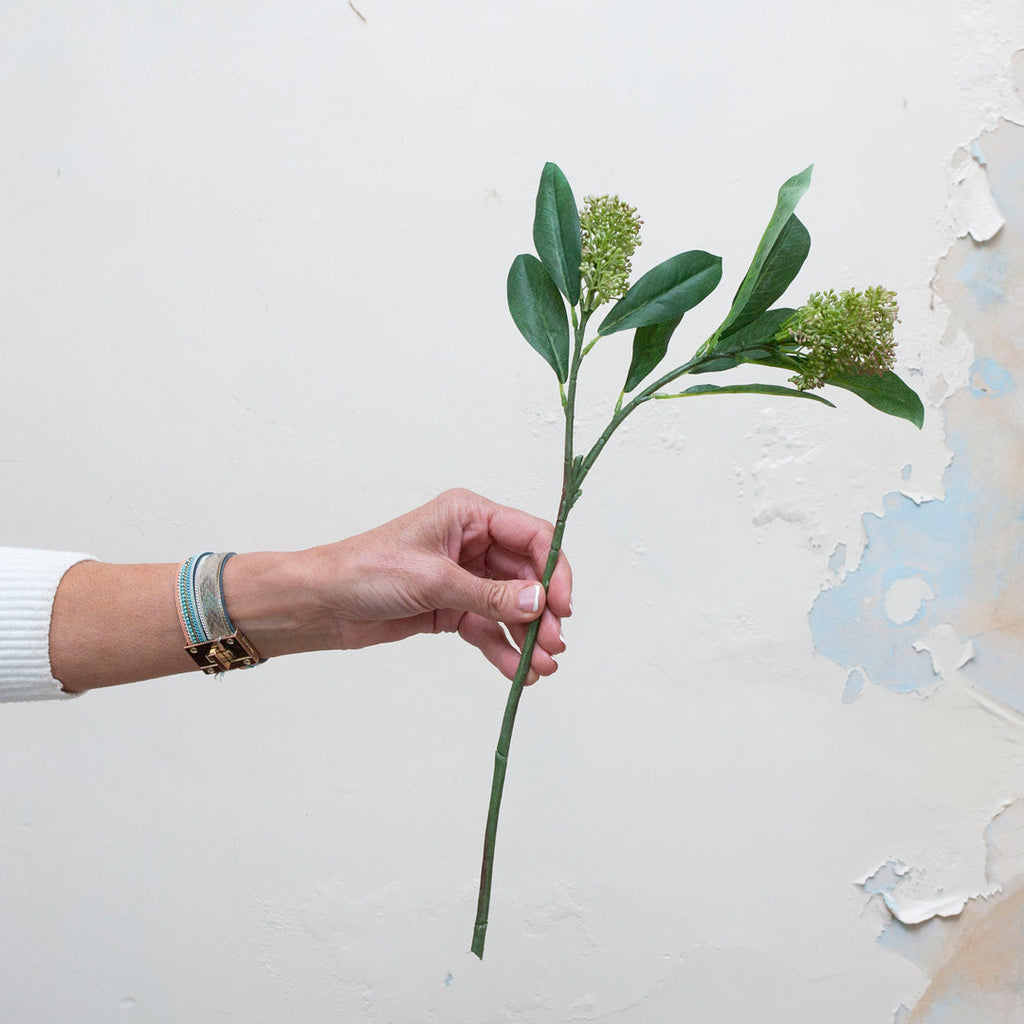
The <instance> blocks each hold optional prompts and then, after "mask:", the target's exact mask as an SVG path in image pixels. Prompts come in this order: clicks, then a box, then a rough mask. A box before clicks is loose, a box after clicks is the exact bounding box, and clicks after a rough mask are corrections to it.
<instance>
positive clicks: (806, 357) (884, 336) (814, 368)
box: [784, 287, 899, 391]
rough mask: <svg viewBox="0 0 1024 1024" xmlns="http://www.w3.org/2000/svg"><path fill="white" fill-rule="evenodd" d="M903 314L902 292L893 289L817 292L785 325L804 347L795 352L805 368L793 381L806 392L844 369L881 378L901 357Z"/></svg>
mask: <svg viewBox="0 0 1024 1024" xmlns="http://www.w3.org/2000/svg"><path fill="white" fill-rule="evenodd" d="M898 314H899V307H898V306H897V304H896V293H895V292H893V291H890V290H889V289H888V288H882V287H875V288H868V289H866V290H865V291H862V292H858V291H854V290H852V289H850V290H848V291H845V292H840V293H839V294H838V295H837V294H836V293H835V292H834V291H832V290H831V289H829V290H828V291H827V292H815V293H814V294H813V295H812V296H811V297H810V298H809V299H808V300H807V305H805V306H803V307H801V308H800V309H798V310H797V311H796V313H795V314H794V315H793V316H792V317H791V318H790V320H789V322H788V323H787V324H786V325H785V327H784V331H785V340H788V341H790V342H795V343H796V344H797V345H798V346H799V348H798V349H797V351H796V353H794V354H795V355H797V356H798V357H799V359H800V362H801V370H800V373H799V374H798V375H797V376H796V377H792V378H790V380H791V382H792V383H793V384H795V385H796V386H797V388H799V390H801V391H806V390H808V389H809V388H820V387H823V386H824V385H825V384H826V383H827V382H828V379H829V377H832V376H834V375H836V374H841V373H854V374H860V375H873V376H876V377H880V376H881V375H882V374H883V373H885V371H886V370H890V369H892V366H893V363H894V361H895V358H896V343H895V341H894V340H893V324H895V323H896V322H897V320H898V319H899V316H898Z"/></svg>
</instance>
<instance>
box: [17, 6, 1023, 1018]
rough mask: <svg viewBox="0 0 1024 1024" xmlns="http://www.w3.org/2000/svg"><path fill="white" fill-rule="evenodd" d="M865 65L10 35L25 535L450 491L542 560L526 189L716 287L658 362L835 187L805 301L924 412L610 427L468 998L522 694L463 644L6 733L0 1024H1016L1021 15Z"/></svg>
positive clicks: (499, 22) (424, 23)
mask: <svg viewBox="0 0 1024 1024" xmlns="http://www.w3.org/2000/svg"><path fill="white" fill-rule="evenodd" d="M843 19H844V20H843V21H842V23H840V22H839V21H838V20H837V19H836V18H834V17H831V16H826V15H825V13H824V12H823V9H822V7H821V5H820V4H816V3H812V2H811V0H794V2H792V3H788V4H782V5H763V4H754V3H750V2H747V0H727V2H719V3H716V4H711V3H683V4H680V3H673V4H669V3H665V2H648V0H634V2H632V3H629V4H625V3H618V4H616V3H604V2H600V0H599V2H597V3H590V4H583V3H577V2H569V3H551V2H543V3H542V2H539V0H536V2H534V0H528V2H519V3H515V4H512V3H505V2H501V3H485V4H478V5H469V4H462V3H455V2H452V0H441V2H439V3H431V4H415V5H413V4H407V5H401V4H396V3H389V2H388V0H353V2H352V3H347V2H345V0H331V2H312V3H309V4H286V3H283V2H281V0H265V2H260V3H249V4H241V3H228V2H215V0H193V2H183V3H178V4H174V5H166V4H157V3H153V2H143V3H134V4H90V5H82V4H74V3H69V2H54V3H51V4H46V5H40V4H35V3H27V2H15V3H6V4H2V5H0V125H2V127H3V140H4V141H3V145H2V146H0V224H2V225H3V244H2V245H0V338H2V346H3V353H4V358H3V364H2V365H3V370H2V373H0V491H2V493H3V509H4V517H3V521H4V529H3V536H2V542H3V543H5V544H16V545H25V546H41V547H57V548H67V549H71V550H86V551H92V552H94V553H95V554H96V555H97V556H99V557H103V558H105V559H109V560H114V561H148V560H153V561H172V560H174V559H177V558H182V557H184V556H185V555H187V554H189V553H191V552H193V551H196V550H205V549H214V550H224V549H234V550H253V549H267V548H285V547H287V548H293V547H300V546H304V545H307V544H311V543H316V542H322V541H326V540H329V539H332V538H335V537H339V536H343V535H347V534H350V533H354V532H357V531H358V530H361V529H364V528H366V527H369V526H371V525H374V524H376V523H378V522H381V521H383V520H384V519H386V518H389V517H391V516H393V515H396V514H398V513H400V512H402V511H405V510H406V509H407V508H409V507H412V506H413V505H416V504H418V503H420V502H421V501H424V500H426V499H428V498H429V497H431V496H433V495H434V494H436V493H437V492H438V491H439V490H441V489H443V488H445V487H447V486H453V485H460V486H466V487H471V488H474V489H476V490H479V491H481V492H483V493H486V494H488V495H489V496H491V497H493V498H495V499H497V500H500V501H505V502H509V503H514V504H517V505H520V506H523V507H526V508H529V509H530V510H532V511H536V512H538V513H540V514H545V515H551V514H552V513H553V512H554V510H555V506H556V503H557V498H558V487H559V473H560V431H561V428H560V423H559V419H560V413H559V408H558V395H557V391H555V390H554V389H553V388H552V381H551V377H550V374H549V371H548V369H547V367H546V366H545V365H544V363H543V362H542V361H541V360H540V359H539V358H538V357H537V356H536V354H535V353H534V352H532V351H531V350H530V349H529V348H528V346H527V345H526V344H525V343H524V342H523V341H522V339H521V338H520V337H519V336H518V334H517V332H516V330H515V328H514V326H513V325H512V323H511V321H510V319H509V318H508V315H507V312H506V309H505V295H504V292H505V273H506V270H507V267H508V264H509V262H510V260H511V258H512V257H513V256H514V255H515V254H516V253H518V252H521V251H524V250H525V249H527V248H528V247H529V245H530V224H531V220H532V212H533V198H534V193H535V189H536V182H537V177H538V175H539V172H540V169H541V167H542V165H543V163H544V161H546V160H555V161H557V162H558V163H559V164H560V165H561V166H562V167H563V169H564V170H565V171H566V173H567V175H568V176H569V179H570V181H571V182H572V183H573V186H574V188H575V189H576V192H577V195H578V196H583V195H585V194H587V193H591V192H595V193H601V192H609V191H611V192H618V193H619V194H620V195H622V196H623V197H624V198H625V199H627V200H628V201H630V202H631V203H633V204H635V205H636V206H638V207H639V209H640V212H641V215H642V216H643V217H644V219H645V222H646V223H645V228H644V243H643V247H642V248H641V249H640V250H639V252H638V254H637V258H636V261H635V266H636V269H637V272H642V271H644V270H646V269H648V268H649V267H650V266H652V265H654V264H655V263H656V262H659V261H660V260H661V259H664V258H666V257H668V256H670V255H672V254H673V253H675V252H678V251H681V250H683V249H690V248H703V249H708V250H710V251H712V252H715V253H720V254H721V255H722V256H723V257H724V260H725V279H724V282H723V285H722V287H721V293H722V294H721V295H716V296H713V297H712V299H711V300H709V302H708V303H707V304H706V306H707V311H706V312H705V311H704V307H702V308H701V310H698V311H696V312H695V313H694V314H693V316H692V317H688V320H690V323H689V324H687V325H685V328H686V329H685V330H681V331H680V332H679V333H678V334H677V335H676V337H675V339H674V340H673V350H674V351H676V352H679V353H680V356H681V358H680V361H682V357H685V355H688V354H689V351H688V350H689V349H691V348H693V347H695V346H696V344H697V343H698V342H699V341H700V340H701V339H703V337H704V336H705V334H706V333H707V329H708V328H710V327H713V326H714V323H715V322H717V320H718V319H720V317H721V316H722V314H723V313H724V306H725V304H726V303H727V301H728V297H729V296H731V294H732V291H733V290H734V289H735V287H736V285H737V284H738V282H739V280H740V277H741V276H742V273H743V271H744V270H745V268H746V265H747V262H748V260H749V258H750V254H751V251H752V249H753V247H754V245H755V244H756V242H757V239H758V237H759V235H760V232H761V230H762V228H763V226H764V224H765V222H766V221H767V218H768V215H769V213H770V211H771V208H772V204H773V202H774V199H775V193H776V189H777V188H778V185H779V184H780V183H781V182H782V181H783V180H784V179H785V178H787V177H788V176H789V175H791V174H793V173H794V172H796V171H798V170H800V169H801V168H802V167H804V166H806V165H807V164H808V163H811V162H814V164H815V178H814V183H813V185H812V189H811V191H810V193H809V194H808V196H807V197H806V199H805V200H804V201H803V202H802V204H801V208H800V210H801V218H802V219H803V220H804V221H805V222H806V223H807V225H808V227H809V229H810V231H811V235H812V238H813V240H814V243H813V247H812V252H811V256H810V258H809V260H808V262H807V264H806V265H805V268H804V271H803V273H802V274H801V276H800V277H799V278H798V280H797V282H796V284H795V285H794V287H793V290H792V292H791V293H790V295H789V296H787V298H788V299H789V300H790V301H791V302H792V304H797V303H799V302H800V301H802V300H803V298H804V297H805V296H806V294H807V293H808V292H810V291H813V290H816V289H819V288H823V287H830V286H831V287H836V288H845V287H864V286H866V285H869V284H875V283H884V284H887V285H888V286H890V287H893V288H896V289H897V290H898V292H899V294H900V301H901V307H902V323H901V325H900V328H899V334H898V338H899V341H900V369H901V370H902V372H903V373H904V374H905V375H906V376H907V379H908V380H910V381H911V383H912V384H913V385H914V386H915V387H916V388H917V389H918V390H919V392H920V393H921V394H922V396H923V397H924V399H925V404H926V407H927V410H928V411H927V417H926V422H925V427H924V430H923V431H921V432H918V431H915V430H914V429H913V428H912V427H911V426H909V425H908V424H906V423H903V422H900V421H896V420H892V419H888V418H885V417H882V416H879V415H877V414H875V413H873V412H872V411H871V410H870V409H868V408H867V407H866V406H864V405H863V404H861V403H859V401H858V400H857V399H856V398H854V397H853V396H847V395H845V394H840V395H839V397H838V398H837V399H836V402H837V405H838V406H839V408H838V409H837V410H828V409H825V408H823V407H819V406H816V405H813V404H812V403H809V402H789V403H785V402H782V401H773V400H771V399H768V398H762V397H756V398H755V397H750V396H727V397H723V398H721V399H715V400H708V401H706V402H701V403H689V404H685V407H684V405H683V404H680V405H675V404H673V403H650V405H649V406H647V407H645V408H644V409H643V410H641V411H640V412H639V413H638V414H637V415H636V416H635V417H633V418H632V419H631V420H630V422H629V424H628V425H627V427H626V428H624V429H623V430H622V431H621V432H620V434H619V435H617V437H616V439H615V441H614V442H613V443H612V444H611V445H610V446H609V448H608V450H607V451H606V453H605V455H603V456H602V461H601V462H600V463H599V464H598V467H597V469H596V470H595V471H594V473H593V474H592V475H591V477H590V478H589V480H588V482H587V487H586V493H585V495H584V497H583V499H582V501H581V503H580V504H579V506H577V509H576V511H575V513H574V519H573V520H572V522H571V523H570V529H569V533H568V535H567V538H566V548H567V551H568V552H569V554H570V557H571V558H572V561H573V564H574V567H575V571H576V595H575V614H574V616H573V618H572V620H571V621H570V622H569V623H568V624H567V628H566V635H567V640H568V642H569V651H568V652H567V653H566V655H565V656H564V657H563V659H562V668H561V670H560V672H559V673H558V674H557V676H555V677H554V678H553V679H551V680H550V681H547V682H545V683H543V684H542V685H539V686H537V687H535V688H534V689H533V690H531V691H530V692H529V693H528V694H527V696H526V698H524V701H523V704H522V706H521V710H520V720H519V724H518V726H517V732H516V736H515V739H514V742H513V747H512V756H511V760H510V767H509V778H508V784H507V787H506V796H505V806H504V810H503V817H502V830H501V836H500V843H499V850H498V860H497V868H496V880H495V895H494V901H493V905H492V913H491V927H490V932H489V936H488V947H487V956H486V958H485V959H484V960H483V962H478V961H477V960H476V959H475V958H473V957H472V956H471V955H470V954H469V952H468V947H469V941H470V932H471V924H472V917H473V909H474V903H475V891H476V881H477V874H478V868H479V851H480V843H481V838H482V828H483V819H484V814H485V810H486V799H487V791H488V787H489V783H490V767H491V756H492V754H491V752H492V750H493V745H494V741H495V739H496V736H497V731H498V725H499V720H500V716H501V709H502V707H503V704H504V696H505V686H504V684H503V682H502V681H501V680H500V678H499V677H498V676H497V675H496V673H495V672H494V671H493V670H492V669H490V668H489V666H488V665H487V664H486V663H485V662H484V661H483V659H482V658H480V657H479V656H478V655H477V654H476V653H475V652H474V651H472V650H470V649H468V648H465V647H464V646H463V645H460V643H459V642H458V641H457V640H456V639H454V638H451V637H431V638H418V639H416V640H415V641H408V642H406V643H404V644H401V645H397V646H393V647H389V648H379V649H375V650H368V651H361V652H354V653H346V654H341V653H335V654H317V655H310V656H305V657H303V658H298V659H292V660H285V661H274V662H271V663H269V664H268V665H266V666H265V667H263V668H261V669H260V670H259V671H258V672H254V673H251V674H250V673H247V674H244V675H243V677H242V678H240V679H234V678H228V679H226V680H223V681H222V682H220V683H215V684H211V682H210V681H209V680H207V679H206V678H205V677H204V678H195V677H192V676H183V677H176V678H172V679H167V680H161V681H157V682H153V683H148V684H140V685H137V686H132V687H126V688H121V689H116V690H112V691H108V692H99V693H93V694H89V695H88V696H86V697H84V698H82V699H80V700H76V701H70V702H63V703H60V704H39V705H31V706H29V705H17V706H14V705H11V706H7V707H6V708H4V709H3V711H2V712H0V771H2V773H3V776H4V778H5V779H7V785H6V786H5V787H4V793H3V796H2V797H0V929H2V934H3V936H4V939H5V941H4V949H5V956H4V958H3V962H2V964H0V1018H3V1019H4V1020H11V1021H18V1022H23V1024H50V1022H52V1021H55V1020H67V1021H88V1022H106V1021H117V1022H122V1021H123V1022H147V1024H158V1022H159V1024H166V1022H178V1021H181V1022H185V1021H187V1022H197V1021H214V1020H217V1021H245V1022H247V1024H262V1022H268V1024H269V1022H272V1021H273V1022H278V1021H295V1022H302V1024H307V1022H308V1024H321V1022H328V1021H329V1022H366V1024H387V1022H390V1024H404V1022H409V1024H419V1022H426V1021H434V1022H438V1024H440V1022H449V1024H457V1022H458V1024H461V1022H471V1021H472V1022H481V1024H485V1022H486V1024H490V1022H503V1024H504V1022H507V1024H520V1022H522V1024H545V1022H570V1021H574V1022H575V1021H596V1020H606V1021H616V1022H622V1024H647V1022H661V1021H666V1022H668V1021H677V1020H685V1021H687V1022H688V1024H722V1022H725V1021H757V1022H759V1024H783V1022H785V1024H819V1022H821V1021H829V1022H834V1024H875V1022H877V1024H894V1022H895V1024H908V1022H914V1024H919V1022H927V1024H968V1022H970V1024H974V1022H979V1021H985V1022H992V1024H1011V1022H1013V1024H1016V1022H1024V1000H1022V996H1021V992H1022V991H1024V962H1022V959H1021V949H1022V948H1024V947H1022V937H1024V936H1022V930H1024V758H1022V743H1024V680H1022V675H1021V665H1022V663H1024V657H1022V656H1024V627H1022V622H1024V597H1022V595H1024V586H1022V575H1024V565H1022V553H1021V546H1022V543H1024V526H1022V523H1024V516H1022V495H1024V479H1022V469H1021V466H1022V462H1021V458H1020V441H1021V437H1022V427H1024V424H1022V413H1021V408H1022V406H1021V391H1020V387H1021V384H1022V382H1024V346H1022V344H1021V337H1022V335H1021V330H1022V328H1021V324H1022V320H1024V318H1022V312H1024V310H1022V307H1024V198H1022V197H1024V127H1022V125H1024V102H1022V98H1021V96H1022V92H1024V80H1022V78H1024V51H1021V50H1020V48H1021V47H1024V8H1022V5H1021V3H1020V2H1019V0H1016V2H1010V0H992V2H983V0H959V2H953V0H929V2H928V3H924V2H906V3H897V4H892V3H889V2H882V0H868V2H866V3H864V4H860V5H858V6H857V8H856V10H848V9H844V12H843ZM613 342H614V339H609V342H607V343H603V344H602V346H601V347H600V348H599V349H595V351H594V354H593V356H592V357H591V358H590V359H589V360H588V365H587V373H588V377H587V380H586V382H585V386H584V387H583V389H582V394H581V403H582V406H583V413H582V416H581V429H582V431H583V432H584V434H585V435H586V434H587V433H588V432H590V433H593V432H595V431H597V430H599V429H600V428H601V426H602V425H603V422H604V420H605V419H606V417H607V408H608V403H609V402H610V401H614V395H615V394H616V393H617V390H618V386H619V382H620V381H621V379H622V376H623V374H624V371H625V367H626V365H627V362H628V351H627V347H628V343H625V342H624V343H623V344H622V345H620V346H616V344H614V343H613ZM606 396H607V397H606ZM655 405H656V406H657V408H651V406H655ZM211 438H212V439H214V441H213V443H212V444H211Z"/></svg>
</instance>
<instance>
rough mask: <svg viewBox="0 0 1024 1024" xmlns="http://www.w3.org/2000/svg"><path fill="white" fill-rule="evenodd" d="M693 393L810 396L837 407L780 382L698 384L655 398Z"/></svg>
mask: <svg viewBox="0 0 1024 1024" xmlns="http://www.w3.org/2000/svg"><path fill="white" fill-rule="evenodd" d="M693 395H785V396H787V397H789V398H809V399H811V400H812V401H814V402H821V403H822V404H824V405H828V406H831V408H833V409H834V408H835V406H834V405H832V403H831V402H830V401H829V400H828V399H827V398H822V397H821V395H812V394H811V393H810V392H809V391H797V389H796V388H784V387H782V386H780V385H778V384H730V385H728V386H725V387H717V386H716V385H714V384H698V385H697V386H696V387H692V388H687V389H686V390H685V391H682V392H680V393H679V394H678V395H655V396H654V397H655V398H663V397H664V398H690V397H691V396H693Z"/></svg>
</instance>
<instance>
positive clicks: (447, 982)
mask: <svg viewBox="0 0 1024 1024" xmlns="http://www.w3.org/2000/svg"><path fill="white" fill-rule="evenodd" d="M451 984H452V972H451V971H449V972H448V975H447V977H445V979H444V987H445V988H451Z"/></svg>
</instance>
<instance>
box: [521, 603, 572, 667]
mask: <svg viewBox="0 0 1024 1024" xmlns="http://www.w3.org/2000/svg"><path fill="white" fill-rule="evenodd" d="M526 628H527V627H526V626H525V625H522V624H512V625H510V626H509V627H508V631H509V633H511V634H512V639H513V640H514V641H515V642H516V644H517V645H518V646H519V648H520V649H522V646H523V644H524V643H525V641H526ZM537 649H538V650H541V651H543V652H544V653H545V655H546V656H547V657H548V658H549V659H551V660H554V658H556V657H558V655H559V654H561V653H562V652H563V651H564V650H565V638H564V636H563V635H562V624H561V622H560V621H559V619H558V618H557V617H556V616H555V615H554V614H553V613H552V612H551V610H550V609H547V608H546V609H545V610H544V614H543V615H542V616H541V619H540V628H539V629H538V631H537Z"/></svg>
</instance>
